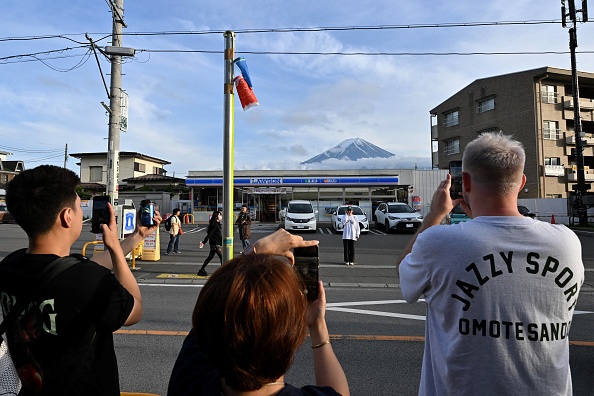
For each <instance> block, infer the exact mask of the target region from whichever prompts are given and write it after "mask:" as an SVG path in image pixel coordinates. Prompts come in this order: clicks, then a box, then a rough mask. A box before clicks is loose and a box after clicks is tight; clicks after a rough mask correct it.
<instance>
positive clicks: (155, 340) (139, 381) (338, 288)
mask: <svg viewBox="0 0 594 396" xmlns="http://www.w3.org/2000/svg"><path fill="white" fill-rule="evenodd" d="M88 228H89V227H88V226H87V225H85V227H84V229H83V235H82V236H81V240H80V241H79V242H77V243H76V244H75V246H74V250H75V251H77V252H80V249H81V248H82V246H83V243H84V242H85V241H88V240H91V239H92V238H93V235H92V234H90V233H89V232H88ZM184 230H185V231H186V233H185V235H184V236H182V240H181V244H180V249H181V250H182V254H180V255H174V256H162V257H161V260H160V261H159V262H146V261H145V262H137V269H136V270H134V273H135V276H136V278H137V279H138V282H139V284H140V287H141V291H142V293H143V300H144V310H145V313H144V317H143V320H142V321H141V322H140V323H139V324H137V325H135V326H132V327H128V328H124V329H122V330H121V331H120V332H118V333H117V334H116V335H115V343H116V352H117V355H118V361H119V365H120V381H121V384H122V391H129V392H130V391H136V392H152V393H157V394H161V395H165V394H166V389H167V381H168V377H169V373H170V372H171V368H172V366H173V363H174V361H175V358H176V356H177V353H178V351H179V349H180V347H181V343H182V342H183V338H184V337H185V334H186V333H187V331H188V330H189V329H190V321H191V312H192V309H193V307H194V303H195V301H196V297H197V295H198V293H199V291H200V288H201V286H202V285H203V284H204V282H205V279H204V278H202V277H198V276H196V275H195V273H196V271H197V270H198V268H199V265H200V264H201V263H202V261H203V260H204V258H205V257H206V255H207V253H208V251H207V250H206V249H198V241H199V240H200V239H202V238H203V237H204V235H205V232H204V226H202V225H187V226H186V227H184ZM273 230H274V227H273V226H270V225H262V226H258V225H255V226H254V227H253V235H252V239H253V240H255V239H258V238H259V237H261V236H264V235H266V234H268V233H270V232H272V231H273ZM303 236H304V238H306V239H318V240H320V262H321V268H320V277H321V279H322V280H323V281H324V284H325V287H326V293H327V299H328V312H327V321H328V327H329V330H330V334H331V339H332V345H333V348H334V349H335V351H336V354H337V356H338V357H339V359H340V361H341V363H342V364H343V367H344V369H345V372H346V374H347V378H348V379H349V384H350V386H351V393H352V394H353V395H361V394H370V393H372V394H374V395H395V394H398V395H415V394H416V393H417V390H418V383H419V379H420V371H421V362H422V356H423V345H424V338H423V336H424V325H425V321H424V319H425V317H424V315H425V304H424V303H423V302H418V303H416V304H406V303H405V302H404V301H402V295H401V293H400V290H399V287H398V283H399V280H398V277H397V274H396V269H395V265H394V259H395V257H396V256H397V255H399V254H400V252H401V251H402V249H403V248H404V247H405V246H406V244H407V243H408V241H409V240H410V238H411V234H389V235H386V234H385V233H384V232H383V230H377V231H376V230H372V232H370V233H369V234H368V235H363V236H362V237H361V238H360V240H359V241H358V242H357V244H356V252H357V256H356V260H355V262H356V265H355V266H353V267H350V266H349V267H347V266H345V265H344V264H342V242H341V238H340V236H339V235H335V234H332V233H331V232H330V230H329V229H328V228H327V227H321V228H319V229H318V230H317V232H316V233H315V234H303ZM236 239H237V240H236V246H235V251H239V246H240V243H239V240H238V238H236ZM580 239H581V241H582V246H583V259H584V264H585V266H586V271H587V272H586V284H585V285H584V287H583V289H582V294H581V296H580V300H579V302H578V304H577V312H576V313H577V314H576V315H575V317H574V321H573V324H572V328H571V333H570V339H571V342H572V344H571V347H570V353H571V365H572V372H573V380H574V394H575V395H589V394H591V393H592V389H593V388H594V377H593V376H592V375H591V367H593V366H594V353H593V352H594V333H593V332H592V330H591V329H592V328H593V327H594V313H592V311H594V244H593V243H592V241H593V239H592V237H591V236H587V235H584V234H580ZM25 243H26V239H25V235H24V233H23V232H22V230H20V228H19V227H18V226H17V225H14V224H2V225H0V257H4V256H5V255H6V254H7V253H8V252H10V251H12V250H13V249H15V248H17V247H19V246H25ZM162 251H164V247H162ZM217 266H218V262H217V261H214V260H213V262H212V263H211V264H210V265H209V266H208V267H207V270H208V271H209V273H210V272H212V271H213V270H215V269H216V268H217ZM313 378H314V376H313V369H312V366H311V349H310V348H309V347H308V343H307V342H306V343H305V345H304V347H303V348H301V349H300V350H299V351H298V353H297V355H296V358H295V363H294V365H293V367H292V368H291V370H290V371H289V373H288V374H287V381H288V382H289V383H291V384H294V385H299V386H302V385H304V384H308V383H313V382H314V380H313Z"/></svg>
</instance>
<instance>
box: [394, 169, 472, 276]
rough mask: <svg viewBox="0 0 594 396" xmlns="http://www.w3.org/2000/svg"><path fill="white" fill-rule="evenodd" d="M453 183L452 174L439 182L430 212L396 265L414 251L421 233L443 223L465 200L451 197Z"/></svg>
mask: <svg viewBox="0 0 594 396" xmlns="http://www.w3.org/2000/svg"><path fill="white" fill-rule="evenodd" d="M451 185H452V176H451V175H449V174H448V175H447V177H446V179H445V180H443V181H442V182H441V183H439V186H438V187H437V190H435V193H434V194H433V198H432V199H431V207H430V208H429V213H427V215H426V216H425V218H424V219H423V223H422V224H421V226H420V227H419V229H418V230H417V232H416V233H415V235H414V236H413V237H412V239H411V240H410V242H409V243H408V245H407V246H406V248H405V249H404V250H403V251H402V254H401V255H400V257H399V258H398V260H397V261H396V266H398V265H400V263H401V262H402V260H404V257H406V255H407V254H409V253H410V252H411V251H412V248H413V245H414V244H415V242H416V241H417V237H418V236H419V234H420V233H422V232H423V231H425V230H426V229H428V228H430V227H433V226H434V225H439V224H441V220H442V219H443V218H444V217H446V216H447V214H448V213H450V212H451V211H452V209H453V208H454V206H456V205H457V204H459V203H461V202H463V201H464V199H463V198H459V199H455V200H452V199H451V198H450V187H451Z"/></svg>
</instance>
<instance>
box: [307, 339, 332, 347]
mask: <svg viewBox="0 0 594 396" xmlns="http://www.w3.org/2000/svg"><path fill="white" fill-rule="evenodd" d="M327 344H330V340H326V341H324V342H322V343H321V344H317V345H312V346H311V349H316V348H320V347H323V346H324V345H327Z"/></svg>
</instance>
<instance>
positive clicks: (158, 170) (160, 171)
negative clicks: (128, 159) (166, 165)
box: [153, 166, 163, 175]
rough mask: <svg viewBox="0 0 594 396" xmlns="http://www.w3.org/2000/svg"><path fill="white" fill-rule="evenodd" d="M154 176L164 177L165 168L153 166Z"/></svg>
mask: <svg viewBox="0 0 594 396" xmlns="http://www.w3.org/2000/svg"><path fill="white" fill-rule="evenodd" d="M153 175H163V168H159V167H158V166H153Z"/></svg>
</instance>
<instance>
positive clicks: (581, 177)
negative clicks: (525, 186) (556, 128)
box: [561, 0, 590, 226]
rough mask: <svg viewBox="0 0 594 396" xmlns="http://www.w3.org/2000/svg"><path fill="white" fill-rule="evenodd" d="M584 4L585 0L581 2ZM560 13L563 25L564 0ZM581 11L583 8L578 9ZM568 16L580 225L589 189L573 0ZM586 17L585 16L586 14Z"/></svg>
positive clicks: (585, 217)
mask: <svg viewBox="0 0 594 396" xmlns="http://www.w3.org/2000/svg"><path fill="white" fill-rule="evenodd" d="M583 4H584V6H585V2H583ZM561 5H562V6H561V13H562V17H563V18H562V19H563V25H564V26H565V20H566V14H565V1H564V0H562V1H561ZM580 11H581V12H582V13H583V12H584V10H580ZM569 18H570V19H571V22H572V24H573V26H572V27H571V28H570V29H569V50H570V53H571V85H572V96H573V124H574V129H575V155H576V162H577V184H576V185H574V186H573V190H574V191H575V203H574V207H575V208H576V209H577V214H578V218H579V224H580V226H587V225H588V210H587V208H586V205H585V204H584V196H585V195H586V194H587V191H588V190H589V187H590V186H589V185H586V177H585V174H584V141H583V140H582V139H583V137H584V133H583V132H582V118H581V115H580V89H579V84H578V72H577V61H576V56H575V49H576V48H577V46H578V44H577V17H576V8H575V0H569ZM586 19H587V16H586Z"/></svg>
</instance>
